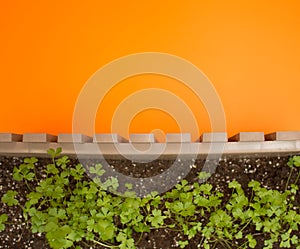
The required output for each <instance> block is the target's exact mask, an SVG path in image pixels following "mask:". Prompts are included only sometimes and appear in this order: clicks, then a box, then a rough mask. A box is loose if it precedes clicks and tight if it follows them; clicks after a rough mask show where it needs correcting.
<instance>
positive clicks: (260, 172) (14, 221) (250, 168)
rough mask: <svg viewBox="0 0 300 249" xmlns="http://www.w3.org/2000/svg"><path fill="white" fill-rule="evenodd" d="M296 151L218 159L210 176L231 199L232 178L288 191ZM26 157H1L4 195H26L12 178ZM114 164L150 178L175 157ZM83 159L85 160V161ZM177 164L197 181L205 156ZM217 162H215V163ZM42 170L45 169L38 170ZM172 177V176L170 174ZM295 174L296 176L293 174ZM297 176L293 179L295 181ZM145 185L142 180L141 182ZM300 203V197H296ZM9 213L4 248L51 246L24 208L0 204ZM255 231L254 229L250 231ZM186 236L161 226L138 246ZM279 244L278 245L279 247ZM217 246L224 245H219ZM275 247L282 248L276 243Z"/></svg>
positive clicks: (173, 242)
mask: <svg viewBox="0 0 300 249" xmlns="http://www.w3.org/2000/svg"><path fill="white" fill-rule="evenodd" d="M291 155H292V154H287V153H285V154H267V155H266V154H265V155H262V154H259V155H239V156H237V155H234V156H233V155H226V156H223V158H222V159H221V160H220V162H218V166H217V168H216V172H215V173H214V174H213V175H212V176H211V177H210V178H209V179H208V182H209V183H211V184H212V185H213V186H214V187H215V188H216V189H217V190H220V191H222V192H223V193H224V198H225V199H226V198H228V197H229V196H230V195H231V192H232V191H231V190H229V189H228V187H227V185H228V183H229V182H230V181H232V180H237V181H238V182H240V183H241V184H242V186H243V188H244V190H245V192H246V193H247V192H248V193H249V191H250V190H249V189H248V187H247V185H248V182H249V181H250V180H252V179H254V180H257V181H259V182H260V183H261V185H262V186H263V187H266V188H268V189H277V190H282V191H283V190H284V189H285V184H286V181H287V178H288V175H289V172H290V168H289V167H288V166H287V165H286V164H287V161H288V159H289V157H290V156H291ZM23 159H24V158H22V157H6V156H1V157H0V198H1V197H2V195H3V194H4V193H5V192H6V191H7V190H9V189H13V190H17V191H18V192H19V193H20V196H23V201H25V199H24V197H25V196H26V194H27V193H28V192H27V188H26V186H25V185H24V184H23V183H22V182H16V181H14V180H13V179H12V171H13V167H14V166H18V165H20V164H21V163H22V162H23ZM107 161H108V163H109V164H110V165H111V166H112V168H113V171H117V172H120V173H122V174H125V175H128V176H134V177H143V178H146V177H149V176H155V175H159V174H161V173H162V172H165V171H166V169H168V168H169V167H170V166H171V165H172V164H174V162H175V161H174V160H156V161H153V162H151V163H147V164H143V163H134V162H131V161H128V160H107ZM49 162H50V161H49V159H47V158H40V159H39V162H38V163H36V167H37V168H39V169H42V167H43V165H46V164H48V163H49ZM81 162H82V161H81ZM86 162H87V163H89V164H93V163H95V161H94V160H92V159H90V160H87V161H86ZM72 163H76V164H77V163H78V161H77V159H73V160H72ZM176 163H179V164H180V165H181V166H182V167H190V169H191V170H190V172H189V173H188V175H187V176H186V177H185V179H187V180H188V181H190V182H194V181H195V180H197V172H199V171H200V170H201V169H202V167H203V164H204V159H197V160H195V161H194V162H193V163H191V162H190V161H186V160H183V159H182V160H180V159H179V160H178V159H176ZM212 163H213V162H212ZM187 164H188V165H187ZM38 172H41V171H38ZM168 174H169V175H167V177H166V176H164V177H166V178H165V179H164V180H165V181H168V180H170V179H171V178H172V177H174V175H173V174H175V175H177V178H179V179H180V178H181V176H180V174H179V172H175V173H174V172H173V171H172V172H169V173H168ZM168 176H169V177H168ZM292 177H294V176H292ZM293 179H294V178H292V180H293ZM140 184H141V185H142V183H140ZM141 185H138V184H137V186H136V187H137V189H140V187H141ZM296 202H297V203H298V205H300V198H299V197H298V200H296ZM1 213H8V214H9V222H10V223H11V224H10V225H7V226H6V229H5V231H4V232H2V233H0V248H11V249H14V248H19V249H22V248H28V249H29V248H31V249H35V248H38V249H42V248H43V249H44V248H45V249H47V248H50V247H49V245H48V244H47V241H46V239H45V236H44V235H43V234H33V233H31V232H30V230H29V225H28V224H26V223H25V221H24V219H23V217H22V210H21V208H18V207H13V208H12V207H8V206H6V205H3V204H2V203H0V214H1ZM249 232H250V233H251V232H252V233H254V232H253V231H249ZM134 236H135V237H134V239H135V241H138V240H139V236H140V235H139V234H136V235H134ZM185 239H186V238H185V237H184V236H183V235H182V234H180V233H177V232H174V231H171V230H167V229H160V230H151V232H150V233H145V234H143V236H142V238H141V240H140V241H139V243H138V245H137V248H139V249H150V248H151V249H153V248H162V249H171V248H179V246H178V245H177V241H178V240H185ZM255 239H256V240H257V241H258V244H257V247H256V248H263V240H264V239H265V238H264V236H263V235H262V234H259V235H257V236H256V237H255ZM198 242H199V237H197V236H196V237H195V238H193V240H191V241H190V243H189V246H187V247H186V248H190V249H196V248H198V247H197V245H198ZM80 246H81V247H82V248H84V249H88V248H99V249H102V248H103V247H101V246H95V245H88V242H84V243H81V244H80ZM276 246H277V247H276ZM216 248H222V247H221V246H217V247H216ZM274 248H280V247H279V246H278V245H275V246H274Z"/></svg>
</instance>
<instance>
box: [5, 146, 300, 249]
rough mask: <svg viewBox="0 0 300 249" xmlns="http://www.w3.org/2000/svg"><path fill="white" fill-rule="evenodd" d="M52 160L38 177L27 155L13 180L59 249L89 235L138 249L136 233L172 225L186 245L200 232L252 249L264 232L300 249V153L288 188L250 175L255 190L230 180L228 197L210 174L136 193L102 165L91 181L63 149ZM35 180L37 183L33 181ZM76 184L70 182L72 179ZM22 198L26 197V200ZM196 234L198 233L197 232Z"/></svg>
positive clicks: (209, 241) (268, 242)
mask: <svg viewBox="0 0 300 249" xmlns="http://www.w3.org/2000/svg"><path fill="white" fill-rule="evenodd" d="M48 154H49V155H50V156H51V159H52V161H51V163H50V164H48V165H46V166H45V168H44V172H43V173H44V174H45V175H46V177H42V178H40V179H38V178H37V176H36V169H35V167H36V166H35V165H36V164H37V162H38V160H37V159H36V158H33V157H32V158H26V159H24V162H23V163H22V164H21V165H20V166H19V167H14V169H13V178H14V179H15V180H16V181H24V182H25V183H26V185H27V186H28V187H29V193H28V194H27V196H26V201H25V203H24V205H23V204H22V208H23V216H24V218H25V220H26V221H27V223H28V224H30V225H31V230H32V232H33V233H45V235H46V238H47V240H48V243H49V245H50V246H51V247H52V248H54V249H59V248H62V249H64V248H75V249H79V248H80V247H79V246H78V244H77V243H78V242H80V241H82V240H85V241H87V242H89V243H94V244H98V245H101V246H104V247H108V248H120V249H129V248H130V249H134V248H136V244H135V243H136V241H134V240H133V237H132V235H133V234H134V233H140V234H141V235H142V233H144V232H150V230H151V229H160V228H164V229H174V230H176V231H179V232H181V235H182V236H183V237H181V240H179V241H177V242H178V246H179V247H180V248H186V247H187V246H188V245H189V241H190V240H191V239H193V238H195V237H196V236H198V237H199V238H200V240H199V245H198V247H199V248H215V247H216V245H217V244H218V245H222V247H224V248H237V245H236V244H235V243H234V242H233V241H238V242H241V245H239V247H238V248H255V247H256V246H257V241H256V237H255V234H247V231H249V230H252V231H255V232H256V233H258V234H260V233H263V234H264V235H265V237H266V239H265V241H264V248H266V249H267V248H274V243H278V244H280V247H282V248H297V249H300V242H299V238H298V236H297V235H296V234H295V231H298V230H299V225H300V208H299V207H297V206H295V203H296V201H295V200H296V198H295V197H296V195H298V194H299V187H298V180H299V174H300V173H299V174H298V175H297V176H296V180H293V182H291V179H295V178H293V177H291V176H292V174H293V172H295V170H296V168H298V167H300V157H299V156H294V157H292V158H290V160H289V162H288V165H289V167H290V168H291V171H290V172H291V173H290V175H289V178H288V182H287V186H286V190H285V191H278V190H272V189H266V188H264V187H262V186H261V185H260V183H259V182H257V181H250V182H249V184H248V187H249V188H250V191H252V193H251V196H249V195H246V194H245V192H244V189H243V188H242V186H241V184H240V183H239V182H237V181H231V182H229V184H228V188H229V189H231V190H232V194H231V196H228V197H227V198H226V201H224V198H223V193H222V192H220V191H218V190H216V189H214V187H213V186H212V185H211V184H209V183H203V182H204V180H206V179H207V178H209V177H210V174H209V173H207V172H200V173H199V174H198V180H199V181H198V182H194V183H189V182H188V181H187V180H182V181H181V182H180V183H178V184H176V186H175V187H174V188H173V189H172V190H171V191H169V192H167V193H165V194H163V195H158V194H157V193H155V192H153V193H151V194H149V195H148V196H146V197H145V198H138V197H136V196H135V193H134V192H133V191H131V190H132V188H133V186H132V184H129V183H126V184H125V185H124V187H125V188H126V189H127V190H128V191H127V192H126V193H125V196H123V197H121V196H118V195H115V194H111V193H109V192H108V191H110V192H112V193H117V191H118V188H119V182H118V179H117V178H114V177H109V178H106V180H105V181H103V182H102V180H101V179H100V177H101V176H103V175H104V174H105V170H104V169H103V167H102V165H101V164H96V165H94V166H92V167H87V169H88V171H89V174H92V175H93V176H94V181H92V180H86V178H85V176H86V174H85V168H84V167H83V165H81V164H77V165H72V164H70V159H69V158H68V157H67V156H61V155H60V154H61V149H60V148H57V149H55V150H54V149H49V150H48ZM31 183H34V184H31ZM71 183H72V184H71ZM17 197H18V193H17V192H16V191H15V190H8V191H7V192H6V193H5V194H4V195H3V196H2V198H1V201H2V203H4V204H6V205H7V206H14V205H21V204H20V202H19V201H18V199H17ZM21 203H23V202H21ZM7 220H8V215H7V214H1V215H0V232H1V231H3V230H4V229H5V225H6V224H7ZM198 237H197V238H198Z"/></svg>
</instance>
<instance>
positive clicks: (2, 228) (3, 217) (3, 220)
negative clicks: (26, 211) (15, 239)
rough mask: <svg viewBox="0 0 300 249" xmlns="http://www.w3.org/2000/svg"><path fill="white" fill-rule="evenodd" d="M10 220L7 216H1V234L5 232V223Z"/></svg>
mask: <svg viewBox="0 0 300 249" xmlns="http://www.w3.org/2000/svg"><path fill="white" fill-rule="evenodd" d="M7 220H8V216H7V214H1V215H0V232H2V231H4V229H5V222H6V221H7Z"/></svg>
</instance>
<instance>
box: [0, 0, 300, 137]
mask: <svg viewBox="0 0 300 249" xmlns="http://www.w3.org/2000/svg"><path fill="white" fill-rule="evenodd" d="M0 31H1V33H0V34H1V39H0V63H1V65H0V84H1V92H0V117H1V122H0V131H1V132H16V133H24V132H48V133H53V134H57V133H67V132H72V114H73V109H74V105H75V103H76V99H77V97H78V95H79V93H80V90H81V88H82V87H83V86H84V84H85V82H86V81H87V79H88V78H89V77H90V76H91V75H92V74H93V73H94V72H95V71H96V70H98V69H99V68H100V67H102V66H104V65H105V64H107V63H109V62H110V61H112V60H114V59H117V58H119V57H121V56H125V55H128V54H132V53H139V52H148V51H156V52H164V53H170V54H174V55H177V56H180V57H182V58H184V59H186V60H188V61H190V62H192V63H193V64H194V65H196V66H197V67H198V68H199V69H201V70H202V71H203V72H204V73H205V74H206V75H207V76H208V78H209V79H210V80H211V82H212V83H213V84H214V86H215V88H216V90H217V92H218V94H219V96H220V98H221V101H222V103H223V106H224V110H225V114H226V121H227V131H228V133H229V135H232V134H234V133H236V132H239V131H265V132H266V133H267V132H271V131H275V130H300V111H299V107H300V104H299V103H300V102H299V97H300V2H299V1H297V0H295V1H292V0H290V1H276V0H272V1H271V0H270V1H268V0H267V1H258V0H257V1H241V0H237V1H225V0H224V1H217V0H215V1H196V0H195V1H169V0H167V1H157V0H154V1H99V0H97V1H96V0H94V1H79V0H77V1H74V0H72V1H57V0H54V1H32V0H31V1H30V0H29V1H21V0H19V1H1V3H0ZM149 87H161V88H164V89H167V90H170V91H172V92H174V93H175V94H177V95H178V96H180V98H182V99H183V100H184V101H186V103H187V105H189V106H190V108H191V109H192V110H193V112H194V114H195V117H196V118H197V121H198V124H199V133H202V132H203V131H209V130H210V124H209V119H208V117H207V114H206V113H205V110H204V109H203V107H201V103H199V101H197V99H196V100H195V101H193V97H192V95H191V94H190V93H189V92H184V91H182V84H180V83H179V82H176V80H173V79H169V78H166V77H162V76H158V75H144V76H137V77H133V78H130V79H127V80H125V81H123V82H121V83H120V84H119V85H118V86H117V87H116V88H114V89H113V91H112V92H111V93H110V94H109V95H107V97H106V98H105V100H104V101H103V103H102V104H101V106H100V107H99V112H98V113H99V115H97V119H96V129H95V132H111V126H110V125H111V124H110V120H111V117H112V115H113V112H114V109H115V108H116V107H117V106H118V104H119V103H120V101H122V99H123V98H124V97H126V96H127V95H129V94H131V93H133V92H135V91H136V90H138V89H143V88H149ZM175 121H176V120H174V119H172V117H170V116H169V115H167V114H166V113H164V112H161V111H157V110H148V111H145V112H142V113H140V114H139V115H138V116H136V117H135V118H134V119H133V120H132V122H131V125H130V131H131V132H151V131H153V130H154V129H162V130H163V131H164V132H178V131H179V127H178V125H177V124H176V122H175ZM182 132H188V131H182ZM122 135H124V136H127V134H122ZM193 136H194V138H195V137H196V136H198V134H193Z"/></svg>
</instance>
